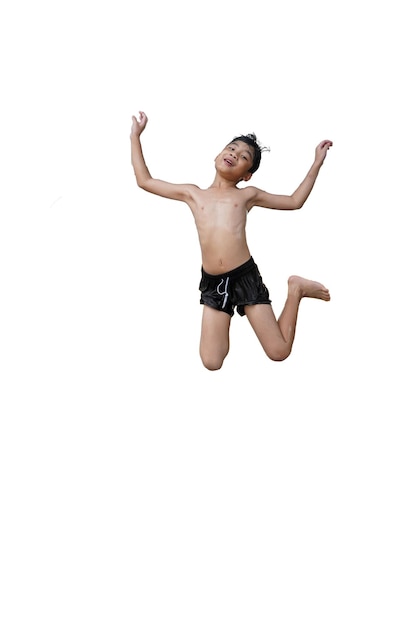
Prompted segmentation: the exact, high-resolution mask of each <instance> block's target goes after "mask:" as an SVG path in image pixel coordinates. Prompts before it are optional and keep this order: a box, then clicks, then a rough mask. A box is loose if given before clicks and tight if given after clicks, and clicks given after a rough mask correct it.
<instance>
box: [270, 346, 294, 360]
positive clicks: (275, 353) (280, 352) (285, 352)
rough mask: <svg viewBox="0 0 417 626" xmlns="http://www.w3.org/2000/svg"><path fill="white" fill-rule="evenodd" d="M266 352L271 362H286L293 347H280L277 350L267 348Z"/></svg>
mask: <svg viewBox="0 0 417 626" xmlns="http://www.w3.org/2000/svg"><path fill="white" fill-rule="evenodd" d="M265 352H266V355H267V357H268V358H269V359H271V361H285V359H288V357H289V356H290V354H291V347H286V346H284V347H283V346H279V347H276V348H266V349H265Z"/></svg>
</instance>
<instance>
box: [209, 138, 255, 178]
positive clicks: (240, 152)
mask: <svg viewBox="0 0 417 626" xmlns="http://www.w3.org/2000/svg"><path fill="white" fill-rule="evenodd" d="M253 158H254V149H253V148H252V147H251V146H249V145H248V144H247V143H245V142H244V141H239V140H236V141H232V142H231V143H229V144H227V146H226V147H225V148H224V149H223V150H222V151H221V152H220V154H219V155H218V156H217V157H216V159H215V164H216V169H217V171H218V172H219V173H221V174H223V175H225V176H226V178H228V179H232V180H236V181H237V182H238V181H241V180H245V181H248V180H249V179H250V177H251V176H252V174H251V172H250V171H249V170H250V169H251V167H252V165H253Z"/></svg>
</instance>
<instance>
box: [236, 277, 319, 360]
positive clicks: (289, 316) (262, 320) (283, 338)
mask: <svg viewBox="0 0 417 626" xmlns="http://www.w3.org/2000/svg"><path fill="white" fill-rule="evenodd" d="M302 298H317V299H319V300H325V301H329V300H330V294H329V290H328V289H327V288H326V287H325V286H324V285H322V284H321V283H318V282H316V281H314V280H308V279H306V278H302V277H301V276H290V278H289V279H288V295H287V300H286V302H285V305H284V308H283V310H282V313H281V315H280V316H279V318H278V319H276V318H275V314H274V312H273V310H272V306H271V305H270V304H253V305H247V306H245V313H246V316H247V318H248V320H249V322H250V324H251V326H252V328H253V330H254V331H255V333H256V336H257V337H258V339H259V341H260V342H261V345H262V347H263V349H264V350H265V352H266V354H267V355H268V357H269V358H270V359H272V360H273V361H283V360H284V359H286V358H287V357H288V356H289V355H290V353H291V350H292V345H293V342H294V338H295V328H296V324H297V317H298V309H299V307H300V302H301V299H302Z"/></svg>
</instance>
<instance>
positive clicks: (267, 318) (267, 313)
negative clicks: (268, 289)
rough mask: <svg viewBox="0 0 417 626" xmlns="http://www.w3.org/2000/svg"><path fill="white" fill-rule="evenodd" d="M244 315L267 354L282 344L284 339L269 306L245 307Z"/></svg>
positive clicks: (252, 305)
mask: <svg viewBox="0 0 417 626" xmlns="http://www.w3.org/2000/svg"><path fill="white" fill-rule="evenodd" d="M245 314H246V317H247V318H248V320H249V323H250V325H251V326H252V328H253V330H254V331H255V334H256V336H257V337H258V339H259V341H260V342H261V345H262V347H263V349H264V350H265V352H266V353H267V354H269V353H271V351H272V352H273V351H274V350H275V349H276V348H277V346H279V345H281V344H282V342H283V340H284V338H283V336H282V334H281V331H280V329H279V326H278V323H277V320H276V317H275V313H274V311H273V309H272V306H271V305H270V304H250V305H246V306H245Z"/></svg>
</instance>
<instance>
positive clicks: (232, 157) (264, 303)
mask: <svg viewBox="0 0 417 626" xmlns="http://www.w3.org/2000/svg"><path fill="white" fill-rule="evenodd" d="M147 122H148V118H147V116H146V115H145V113H144V112H143V111H140V112H139V115H138V117H137V118H136V117H135V116H132V128H131V135H130V138H131V148H132V153H131V156H132V166H133V169H134V173H135V176H136V181H137V184H138V186H139V187H140V188H141V189H144V190H145V191H148V192H150V193H154V194H156V195H158V196H162V197H164V198H170V199H171V200H181V201H182V202H185V203H186V204H188V206H189V207H190V209H191V211H192V214H193V216H194V220H195V223H196V227H197V232H198V237H199V241H200V247H201V256H202V269H201V272H202V276H201V282H200V291H201V300H200V302H201V304H203V305H204V307H203V317H202V325H201V339H200V356H201V360H202V362H203V364H204V366H205V367H206V368H207V369H209V370H218V369H220V368H221V366H222V364H223V361H224V359H225V357H226V355H227V353H228V352H229V328H230V320H231V318H232V316H233V314H234V310H235V308H236V309H237V312H238V313H239V314H240V315H242V316H243V315H246V316H247V318H248V320H249V322H250V324H251V326H252V328H253V330H254V331H255V333H256V336H257V337H258V339H259V341H260V343H261V345H262V347H263V349H264V351H265V353H266V354H267V356H268V357H269V358H270V359H272V360H273V361H283V360H284V359H286V358H287V357H288V356H289V355H290V353H291V349H292V345H293V342H294V336H295V327H296V322H297V316H298V309H299V306H300V302H301V299H302V298H318V299H319V300H326V301H328V300H330V294H329V291H328V289H326V287H324V286H323V285H322V284H321V283H318V282H315V281H312V280H307V279H306V278H301V277H300V276H290V277H289V279H288V295H287V300H286V302H285V305H284V308H283V310H282V313H281V315H280V316H279V318H278V319H276V317H275V314H274V312H273V309H272V306H271V300H270V299H269V292H268V289H267V288H266V286H265V285H264V284H263V281H262V277H261V275H260V273H259V270H258V267H257V265H256V264H255V262H254V260H253V258H252V256H251V254H250V252H249V248H248V244H247V241H246V217H247V214H248V212H249V211H250V210H251V209H252V207H254V206H258V207H265V208H269V209H280V210H294V209H300V208H301V207H302V206H303V204H304V203H305V201H306V200H307V198H308V196H309V195H310V192H311V190H312V189H313V186H314V183H315V181H316V179H317V176H318V173H319V171H320V168H321V166H322V164H323V161H324V159H325V157H326V154H327V151H328V149H329V148H330V146H332V142H331V141H329V140H324V141H321V142H320V143H319V145H318V146H317V148H316V150H315V159H314V163H313V165H312V166H311V168H310V169H309V171H308V173H307V175H306V177H305V178H304V180H303V181H302V183H301V184H300V185H299V187H298V188H297V189H296V190H295V191H294V193H293V194H292V195H290V196H284V195H276V194H271V193H267V192H266V191H262V190H261V189H258V188H257V187H253V186H247V187H243V188H239V187H238V186H237V185H238V184H239V183H240V182H242V181H243V182H248V181H249V180H250V179H251V177H252V174H253V173H254V172H256V170H257V169H258V167H259V164H260V161H261V155H262V151H263V148H261V146H260V145H259V143H258V142H257V139H256V136H255V135H242V136H239V137H236V138H234V139H233V140H232V141H231V142H230V143H229V144H227V146H226V147H225V148H224V149H223V150H222V151H221V152H220V154H219V155H218V156H217V157H216V159H215V170H216V174H215V177H214V181H213V183H212V184H211V185H210V187H208V188H207V189H200V188H199V187H197V185H193V184H173V183H168V182H165V181H163V180H158V179H156V178H153V177H152V176H151V174H150V172H149V169H148V167H147V165H146V163H145V159H144V156H143V152H142V145H141V140H140V136H141V134H142V132H143V131H144V130H145V127H146V124H147Z"/></svg>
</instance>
